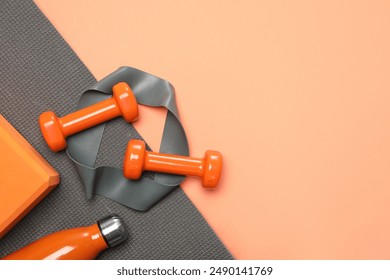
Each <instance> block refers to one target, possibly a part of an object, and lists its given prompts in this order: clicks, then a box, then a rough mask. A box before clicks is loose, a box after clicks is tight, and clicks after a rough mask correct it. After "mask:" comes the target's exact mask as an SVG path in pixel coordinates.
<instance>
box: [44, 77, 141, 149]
mask: <svg viewBox="0 0 390 280" xmlns="http://www.w3.org/2000/svg"><path fill="white" fill-rule="evenodd" d="M112 92H113V97H112V98H110V99H107V100H104V101H101V102H99V103H96V104H93V105H91V106H89V107H86V108H84V109H81V110H79V111H76V112H74V113H71V114H69V115H67V116H64V117H62V118H57V116H56V115H55V113H54V112H51V111H49V112H44V113H42V114H41V115H40V116H39V125H40V128H41V131H42V134H43V137H44V138H45V141H46V143H47V145H48V146H49V147H50V149H52V150H53V151H54V152H57V151H60V150H62V149H65V148H66V146H67V144H66V137H68V136H70V135H73V134H76V133H78V132H80V131H83V130H85V129H88V128H91V127H93V126H95V125H98V124H101V123H103V122H105V121H108V120H111V119H113V118H116V117H119V116H122V117H123V118H124V119H125V120H126V121H127V122H132V121H135V120H136V119H137V118H138V104H137V100H136V99H135V96H134V93H133V92H132V90H131V88H130V86H129V85H128V84H127V83H124V82H121V83H118V84H116V85H114V86H113V88H112Z"/></svg>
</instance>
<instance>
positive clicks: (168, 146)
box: [67, 67, 189, 211]
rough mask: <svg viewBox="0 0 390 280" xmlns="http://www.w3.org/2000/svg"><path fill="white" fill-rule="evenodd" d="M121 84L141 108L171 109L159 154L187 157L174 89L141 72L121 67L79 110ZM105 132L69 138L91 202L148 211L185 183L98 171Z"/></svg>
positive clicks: (105, 169) (166, 177) (85, 98)
mask: <svg viewBox="0 0 390 280" xmlns="http://www.w3.org/2000/svg"><path fill="white" fill-rule="evenodd" d="M119 82H126V83H128V84H129V85H130V87H131V89H132V90H133V92H134V94H135V96H136V98H137V101H138V103H139V104H142V105H147V106H152V107H165V108H166V109H168V112H167V117H166V120H165V126H164V131H163V136H162V140H161V145H160V153H167V154H178V155H183V156H188V155H189V150H188V141H187V137H186V134H185V132H184V129H183V127H182V125H181V123H180V119H179V114H178V111H177V106H176V101H175V93H174V89H173V86H172V85H171V84H170V83H169V82H168V81H166V80H163V79H160V78H158V77H156V76H153V75H151V74H148V73H145V72H143V71H140V70H138V69H134V68H131V67H121V68H119V69H118V70H116V71H115V72H113V73H112V74H110V75H108V76H107V77H105V78H104V79H102V80H100V81H99V82H97V83H96V84H95V85H94V86H92V87H91V88H89V89H88V90H87V91H85V92H84V93H83V95H82V96H81V98H80V101H79V103H78V105H77V110H79V109H82V108H84V107H87V106H90V105H92V104H94V103H97V102H100V101H102V100H105V99H108V98H110V97H111V95H112V87H113V86H114V85H115V84H116V83H119ZM140 118H142V116H140ZM103 131H104V123H103V124H101V125H98V126H95V127H93V128H90V129H88V130H85V131H83V132H80V133H78V134H76V135H73V136H72V137H69V138H68V149H67V154H68V156H69V157H70V158H71V159H72V160H73V161H74V163H75V164H76V168H77V171H78V173H79V175H80V178H81V180H82V182H83V184H84V186H85V189H86V195H87V198H88V199H90V198H92V196H93V194H94V193H95V194H98V195H101V196H104V197H107V198H109V199H112V200H114V201H117V202H119V203H121V204H123V205H125V206H128V207H130V208H133V209H135V210H139V211H146V210H148V209H149V208H150V207H152V206H153V204H155V203H156V202H158V201H159V200H160V199H162V198H163V197H164V196H166V195H167V194H168V193H169V192H171V191H172V190H173V189H174V188H175V187H176V186H178V185H179V184H180V183H181V182H182V181H183V180H184V176H178V175H170V174H163V173H156V174H155V175H154V179H150V178H147V177H146V176H143V177H142V178H141V179H140V180H138V181H132V180H129V179H127V178H125V177H124V176H123V170H122V169H120V168H116V167H110V166H99V167H96V168H95V161H96V158H97V154H98V151H99V147H100V142H101V140H102V137H103ZM118 133H120V131H118ZM124 153H125V151H123V154H124Z"/></svg>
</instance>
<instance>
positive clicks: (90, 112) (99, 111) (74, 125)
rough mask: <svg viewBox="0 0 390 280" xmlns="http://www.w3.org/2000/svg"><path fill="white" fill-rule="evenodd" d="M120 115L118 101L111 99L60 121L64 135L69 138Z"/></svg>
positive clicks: (71, 114)
mask: <svg viewBox="0 0 390 280" xmlns="http://www.w3.org/2000/svg"><path fill="white" fill-rule="evenodd" d="M120 115H121V111H120V109H119V106H118V104H117V102H116V100H115V99H114V98H109V99H106V100H104V101H101V102H98V103H96V104H93V105H91V106H88V107H86V108H83V109H81V110H78V111H76V112H73V113H70V114H68V115H66V116H64V117H62V118H59V119H58V120H59V123H60V125H61V130H62V132H63V134H64V135H65V136H69V135H73V134H76V133H78V132H80V131H83V130H85V129H88V128H90V127H93V126H95V125H98V124H101V123H103V122H105V121H107V120H110V119H113V118H115V117H118V116H120Z"/></svg>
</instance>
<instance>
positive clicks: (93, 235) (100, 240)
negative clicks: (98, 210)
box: [4, 215, 127, 260]
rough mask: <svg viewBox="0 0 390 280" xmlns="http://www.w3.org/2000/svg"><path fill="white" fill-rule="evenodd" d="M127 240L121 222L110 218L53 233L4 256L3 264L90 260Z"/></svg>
mask: <svg viewBox="0 0 390 280" xmlns="http://www.w3.org/2000/svg"><path fill="white" fill-rule="evenodd" d="M126 239H127V232H126V230H125V227H124V225H123V222H122V221H121V220H120V218H119V217H118V216H116V215H110V216H108V217H105V218H103V219H101V220H99V221H98V222H97V223H96V224H93V225H91V226H86V227H79V228H72V229H67V230H62V231H59V232H55V233H52V234H50V235H47V236H45V237H43V238H42V239H39V240H37V241H35V242H33V243H31V244H30V245H27V246H26V247H24V248H22V249H19V250H18V251H16V252H14V253H12V254H10V255H8V256H6V257H5V258H4V260H91V259H94V258H96V256H97V255H98V254H99V253H100V252H101V251H103V250H105V249H107V248H110V247H114V246H116V245H118V244H120V243H122V242H124V241H125V240H126Z"/></svg>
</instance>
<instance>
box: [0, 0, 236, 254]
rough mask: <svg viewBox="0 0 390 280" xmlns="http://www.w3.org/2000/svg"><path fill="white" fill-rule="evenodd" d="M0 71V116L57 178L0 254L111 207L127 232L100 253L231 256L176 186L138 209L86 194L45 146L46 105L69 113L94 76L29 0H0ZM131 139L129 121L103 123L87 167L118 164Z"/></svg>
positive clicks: (69, 166) (71, 168) (66, 164)
mask: <svg viewBox="0 0 390 280" xmlns="http://www.w3.org/2000/svg"><path fill="white" fill-rule="evenodd" d="M114 70H115V69H113V71H114ZM0 75H1V76H0V114H2V115H3V116H4V117H5V118H6V119H7V120H8V121H9V122H10V123H11V124H12V125H13V126H14V127H15V128H16V129H17V130H18V131H19V132H20V133H21V134H22V135H23V136H24V137H25V138H26V139H27V140H28V141H29V142H30V143H31V144H32V145H33V146H34V147H35V148H36V149H37V150H38V151H39V152H40V153H41V154H42V155H43V156H44V157H45V158H46V159H47V160H48V161H49V163H50V164H52V165H53V167H54V168H55V169H56V170H57V171H58V172H59V173H60V174H61V184H60V185H59V186H58V187H57V188H56V189H55V190H54V191H52V192H51V193H50V194H49V195H48V196H47V197H46V198H45V199H44V200H43V201H42V202H41V203H40V204H39V205H38V206H37V207H35V208H34V209H33V210H32V211H31V212H30V213H29V214H28V215H27V216H26V217H25V218H24V219H23V220H22V221H21V222H20V223H19V224H18V225H16V226H15V227H14V228H13V229H12V230H11V231H10V232H9V233H8V234H7V235H6V236H5V237H4V238H2V239H1V240H0V257H2V256H5V255H7V254H8V253H11V252H12V251H14V250H16V249H18V248H21V247H23V246H25V245H27V244H29V243H30V242H32V241H34V240H36V239H39V238H41V237H43V236H45V235H47V234H50V233H52V232H54V231H58V230H61V229H65V228H71V227H78V226H82V225H88V224H92V223H94V222H96V221H97V220H98V219H100V218H102V217H104V216H106V215H108V214H111V213H116V214H118V215H119V216H120V217H121V218H122V219H123V220H124V222H125V223H126V226H127V228H128V231H129V233H130V238H129V240H128V241H127V242H126V243H124V244H123V245H121V246H118V247H116V248H113V249H110V250H107V251H105V252H103V253H102V254H101V255H100V256H99V258H100V259H231V258H232V256H231V255H230V253H229V252H228V251H227V250H226V248H225V247H224V246H223V244H222V243H221V242H220V240H219V239H218V237H217V236H216V235H215V233H214V232H213V231H212V229H211V228H210V227H209V225H208V224H207V222H206V221H205V220H204V218H203V217H202V216H201V215H200V213H199V212H198V210H197V209H196V208H195V207H194V205H193V204H192V203H191V201H190V200H189V199H188V197H187V196H186V195H185V194H184V192H183V191H182V190H181V189H180V188H175V189H174V190H173V191H172V192H171V193H169V194H168V195H167V196H166V197H165V198H163V199H162V200H161V201H159V202H158V203H157V204H156V205H155V206H153V207H152V208H151V209H150V210H149V211H146V212H139V211H135V210H133V209H130V208H128V207H125V206H123V205H121V204H119V203H117V202H114V201H112V200H110V199H107V198H105V197H102V196H99V195H95V196H94V197H93V198H92V199H91V200H88V199H87V198H86V195H85V191H84V187H83V185H82V183H81V180H80V178H79V177H78V174H77V171H76V168H75V165H74V164H73V163H72V161H71V160H70V159H69V158H68V157H67V156H66V153H65V152H64V151H63V152H60V153H53V152H51V151H50V150H49V148H48V147H47V145H46V144H45V142H44V140H43V138H42V136H41V134H40V131H39V126H38V122H37V119H38V116H39V114H40V113H41V112H43V111H46V110H53V111H55V112H56V113H57V114H58V115H59V116H63V115H66V114H67V113H69V112H72V111H73V110H74V109H75V107H76V105H77V103H78V101H79V99H80V97H81V94H82V93H83V92H84V91H85V90H87V89H88V88H89V87H91V86H92V85H94V84H95V83H96V80H95V79H94V78H93V76H92V75H91V73H90V72H89V71H88V70H87V69H86V67H85V66H84V65H83V63H82V62H81V61H80V60H79V59H78V57H77V56H76V55H75V54H74V52H73V51H72V50H71V49H70V47H69V46H68V45H67V44H66V42H65V41H64V40H63V39H62V37H61V36H60V35H59V34H58V32H57V31H56V30H55V29H54V27H53V26H52V25H51V24H50V22H49V21H48V20H47V19H46V18H45V16H44V15H43V14H42V13H41V12H40V10H39V9H38V8H37V7H36V5H35V4H34V3H33V2H32V1H22V0H19V1H11V0H6V1H1V2H0ZM118 131H120V133H118ZM131 138H138V139H142V137H141V136H140V135H139V134H138V132H137V131H136V130H135V129H134V127H133V126H132V125H130V124H127V123H125V122H124V121H123V120H121V119H116V120H113V121H110V122H109V123H107V124H106V126H105V130H104V133H103V137H102V142H101V146H100V149H99V153H98V156H97V159H96V163H95V165H96V166H100V165H112V166H116V167H121V163H122V159H123V151H124V149H125V147H126V144H127V141H128V140H129V139H131ZM0 160H1V156H0ZM149 177H150V178H153V174H149ZM26 184H28V182H26Z"/></svg>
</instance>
